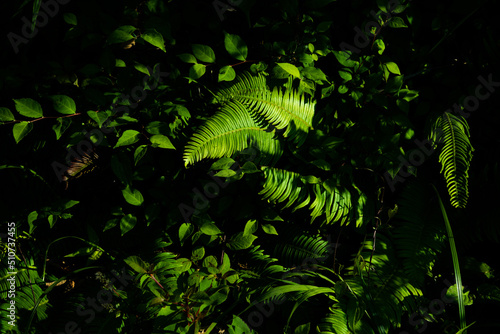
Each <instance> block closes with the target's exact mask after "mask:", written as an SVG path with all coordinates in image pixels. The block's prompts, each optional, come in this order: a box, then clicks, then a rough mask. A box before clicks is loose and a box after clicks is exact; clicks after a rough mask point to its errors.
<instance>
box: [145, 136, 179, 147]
mask: <svg viewBox="0 0 500 334" xmlns="http://www.w3.org/2000/svg"><path fill="white" fill-rule="evenodd" d="M149 140H150V141H151V144H153V145H152V146H153V147H159V148H165V149H172V150H175V147H174V145H172V142H170V139H168V137H167V136H164V135H154V136H152V137H151V138H149Z"/></svg>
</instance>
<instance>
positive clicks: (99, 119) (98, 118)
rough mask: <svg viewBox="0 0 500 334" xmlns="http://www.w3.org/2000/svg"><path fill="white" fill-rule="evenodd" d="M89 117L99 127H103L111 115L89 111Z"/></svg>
mask: <svg viewBox="0 0 500 334" xmlns="http://www.w3.org/2000/svg"><path fill="white" fill-rule="evenodd" d="M87 115H88V116H89V117H90V118H91V119H92V120H93V121H95V122H96V123H97V125H99V127H102V124H103V123H104V122H105V121H106V120H107V119H108V117H109V115H108V114H107V113H106V112H104V111H100V112H97V111H92V110H89V111H87Z"/></svg>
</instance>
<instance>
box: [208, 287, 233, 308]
mask: <svg viewBox="0 0 500 334" xmlns="http://www.w3.org/2000/svg"><path fill="white" fill-rule="evenodd" d="M228 295H229V287H228V286H222V287H220V288H217V290H215V292H214V293H213V294H212V295H210V305H220V304H222V303H223V302H225V301H226V299H227V296H228Z"/></svg>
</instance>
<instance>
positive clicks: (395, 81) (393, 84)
mask: <svg viewBox="0 0 500 334" xmlns="http://www.w3.org/2000/svg"><path fill="white" fill-rule="evenodd" d="M403 77H404V76H403V75H398V76H395V77H392V78H390V79H389V80H388V81H387V85H386V86H385V90H386V91H387V92H389V93H396V92H397V91H399V89H400V88H401V86H402V85H403Z"/></svg>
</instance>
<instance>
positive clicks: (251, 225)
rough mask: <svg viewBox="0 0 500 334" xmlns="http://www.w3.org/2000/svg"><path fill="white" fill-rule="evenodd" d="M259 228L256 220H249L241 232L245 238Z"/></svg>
mask: <svg viewBox="0 0 500 334" xmlns="http://www.w3.org/2000/svg"><path fill="white" fill-rule="evenodd" d="M258 228H259V223H257V221H256V220H249V221H248V222H247V223H246V224H245V229H244V230H243V236H245V237H247V236H249V235H251V234H253V233H255V232H256V231H257V229H258Z"/></svg>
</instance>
